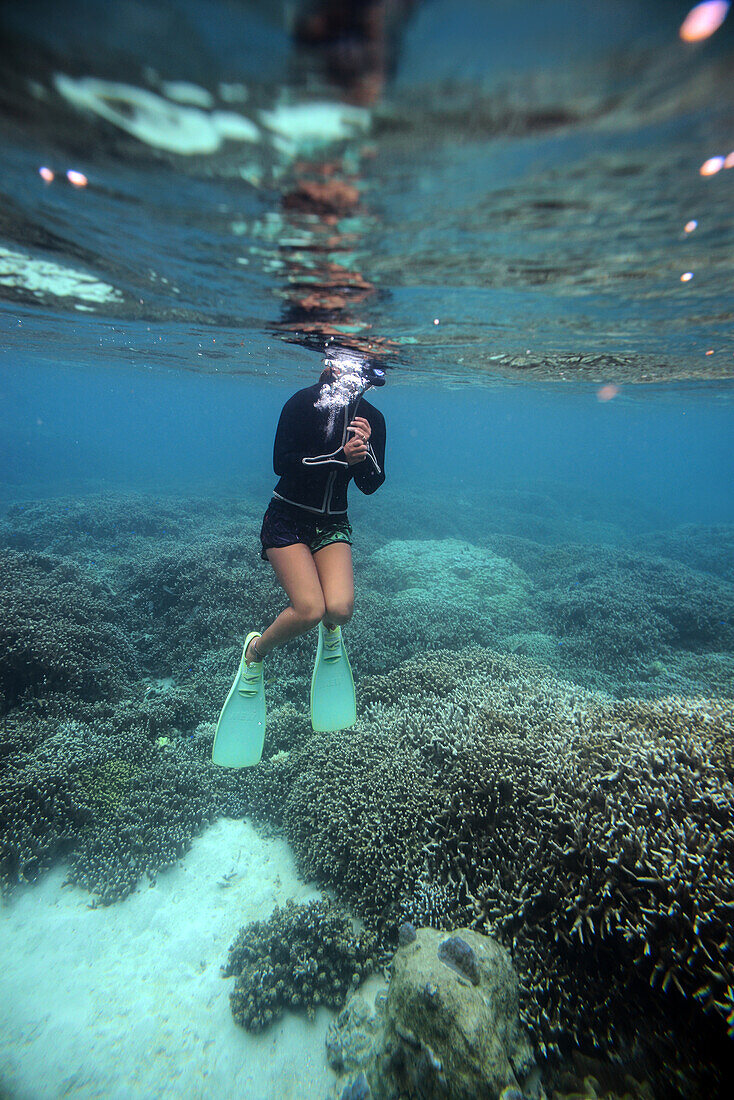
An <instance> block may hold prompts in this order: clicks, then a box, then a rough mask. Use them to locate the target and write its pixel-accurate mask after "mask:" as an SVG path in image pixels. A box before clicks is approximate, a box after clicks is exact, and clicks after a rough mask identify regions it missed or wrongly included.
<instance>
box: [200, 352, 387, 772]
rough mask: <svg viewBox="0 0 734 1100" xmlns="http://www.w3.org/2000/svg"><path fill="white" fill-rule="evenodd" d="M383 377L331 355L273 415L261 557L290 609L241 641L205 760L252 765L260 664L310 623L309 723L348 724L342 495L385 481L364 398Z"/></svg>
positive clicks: (350, 698)
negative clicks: (314, 378) (272, 482)
mask: <svg viewBox="0 0 734 1100" xmlns="http://www.w3.org/2000/svg"><path fill="white" fill-rule="evenodd" d="M384 384H385V375H384V372H383V371H381V370H378V369H377V368H375V367H370V366H368V365H367V364H365V363H364V362H363V360H362V359H361V358H359V357H357V356H356V355H354V354H352V353H349V352H346V351H343V350H341V349H340V350H338V351H335V352H333V353H332V354H331V356H330V357H329V358H327V360H326V368H325V370H324V371H323V372H322V374H321V377H320V378H319V381H318V382H317V383H316V384H315V385H313V386H308V387H306V389H303V390H299V391H298V393H295V394H294V395H293V397H291V398H290V399H289V400H288V401H286V403H285V405H284V406H283V409H282V411H281V414H280V420H279V421H278V428H277V431H276V433H275V445H274V449H273V468H274V470H275V473H276V474H278V476H279V478H280V480H279V481H278V483H277V485H276V486H275V489H274V490H273V499H272V500H271V501H270V504H269V505H268V509H267V511H266V513H265V517H264V519H263V524H262V530H261V532H260V541H261V543H262V551H261V557H262V558H263V560H264V561H269V562H270V564H271V565H272V567H273V569H274V570H275V575H276V577H277V578H278V581H279V582H280V584H281V586H282V588H283V589H284V591H285V593H286V595H287V597H288V600H289V604H288V607H286V608H285V609H284V610H283V611H281V613H280V614H279V615H278V617H277V618H276V619H275V620H274V622H272V623H271V624H270V626H269V627H268V628H267V629H266V630H264V631H263V632H262V633H260V632H259V631H256V630H253V631H252V632H251V633H250V634H248V635H247V638H246V640H245V647H244V650H243V653H242V659H241V661H240V665H239V668H238V671H237V675H236V677H235V680H234V683H233V684H232V687H231V689H230V692H229V695H228V696H227V699H226V701H225V704H224V707H223V708H222V713H221V714H220V716H219V722H218V723H217V732H216V735H215V738H214V748H213V751H212V759H213V761H214V763H215V764H221V765H224V766H225V767H233V768H241V767H246V766H247V765H251V764H257V763H258V762H259V760H260V757H261V755H262V747H263V740H264V737H265V692H264V681H263V663H262V662H263V658H264V657H267V655H268V654H269V653H271V652H272V651H273V650H274V649H277V648H278V647H279V646H282V645H284V644H285V643H286V642H288V641H290V640H291V638H296V637H298V636H299V635H300V634H305V633H306V631H308V630H311V629H312V628H313V627H314V626H316V625H317V624H318V626H319V640H318V648H317V652H316V663H315V665H314V671H313V676H312V679H311V722H312V725H313V728H314V729H315V730H319V731H327V730H338V729H347V728H349V727H350V726H352V725H354V723H355V721H356V705H355V697H354V682H353V680H352V670H351V668H350V665H349V660H348V657H347V653H346V649H345V647H344V641H343V639H342V635H341V627H342V626H343V625H344V624H345V623H347V622H349V620H350V618H351V617H352V609H353V605H354V574H353V569H352V539H351V534H352V528H351V526H350V524H349V520H348V518H347V489H348V487H349V482H350V481H351V480H352V479H353V480H354V481H355V483H356V485H357V487H358V488H359V489H361V491H362V492H363V493H367V494H370V493H374V492H375V490H376V489H379V487H380V486H381V485H382V483H383V482H384V480H385V418H384V417H383V415H382V413H381V412H380V411H379V409H376V408H375V407H374V406H373V405H371V404H370V403H369V402H368V401H366V400H365V399H364V393H365V391H366V390H367V389H369V388H370V387H372V386H382V385H384Z"/></svg>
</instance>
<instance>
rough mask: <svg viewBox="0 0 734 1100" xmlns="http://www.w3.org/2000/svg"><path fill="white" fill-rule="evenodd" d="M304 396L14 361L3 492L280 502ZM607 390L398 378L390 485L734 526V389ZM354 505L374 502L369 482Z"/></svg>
mask: <svg viewBox="0 0 734 1100" xmlns="http://www.w3.org/2000/svg"><path fill="white" fill-rule="evenodd" d="M302 381H303V384H304V385H305V384H309V383H310V381H311V379H310V378H309V377H308V376H307V375H305V374H304V377H303V379H302ZM290 393H291V389H290V388H289V387H287V386H284V385H283V384H282V383H280V384H270V385H268V384H267V383H265V382H255V381H252V380H250V379H248V380H244V379H233V378H218V379H212V378H210V377H205V378H200V377H197V376H196V375H190V374H186V375H180V374H177V373H176V372H168V373H166V374H164V373H161V372H160V371H153V372H143V371H124V370H120V369H119V368H118V369H115V370H114V371H112V370H111V371H109V372H108V373H107V375H105V374H103V373H101V372H99V371H96V370H87V371H84V370H79V369H77V370H74V369H71V368H68V369H65V370H64V371H62V372H59V371H58V370H54V369H52V368H48V367H45V368H39V367H35V368H33V369H29V368H27V367H26V368H22V367H17V368H12V367H9V366H7V367H6V369H5V373H4V375H3V378H2V382H1V383H0V400H2V403H3V409H4V412H5V416H6V418H7V419H6V430H5V432H4V434H3V439H2V453H1V455H0V460H1V464H2V470H3V477H2V493H3V495H4V497H5V499H6V500H13V499H19V498H20V499H22V498H23V497H28V496H29V495H39V494H42V493H46V494H48V495H51V496H53V495H58V494H63V493H69V492H75V491H76V492H78V491H85V490H86V491H88V492H95V491H97V490H101V489H116V490H133V491H148V492H153V493H158V494H165V493H167V492H174V491H178V492H180V491H182V490H186V489H190V490H200V491H203V490H207V491H211V490H215V491H220V492H223V493H232V492H235V493H236V492H237V487H238V485H245V484H246V485H247V487H248V491H251V492H254V493H255V492H256V493H260V494H261V496H262V499H263V501H265V500H267V497H268V495H269V491H270V489H271V488H272V484H273V483H274V475H273V474H272V468H271V454H272V440H273V435H274V431H275V426H276V424H277V421H278V415H279V412H280V408H281V406H282V405H283V404H284V402H285V400H286V399H287V397H288V396H290ZM597 393H598V387H596V386H585V387H579V386H569V387H559V386H545V387H544V386H533V387H528V386H523V385H519V384H516V385H513V386H503V385H501V384H496V385H493V386H476V387H470V386H461V385H455V386H454V387H453V388H448V389H447V388H437V387H435V386H433V387H432V386H427V385H422V386H421V387H420V388H419V387H417V386H409V385H405V384H402V385H401V384H400V382H397V383H396V384H395V385H388V386H387V387H385V389H383V390H381V391H380V392H379V394H378V396H377V397H376V398H374V400H375V401H376V403H377V404H378V406H379V407H380V408H381V409H382V411H383V413H384V414H385V417H386V419H387V423H388V440H389V443H388V453H387V469H388V471H389V484H390V485H392V486H394V487H395V488H399V489H401V490H404V491H406V492H407V493H408V494H414V495H415V496H416V497H417V498H419V497H420V494H421V492H422V491H423V490H425V489H430V490H433V489H434V488H437V487H438V488H440V489H441V490H443V491H445V492H446V493H447V494H451V493H452V492H455V491H460V492H462V493H465V494H467V495H481V493H482V491H483V490H494V489H497V488H507V487H512V488H524V489H532V488H533V487H534V486H537V485H538V484H542V483H547V482H551V483H556V484H558V485H559V486H563V487H564V488H565V489H567V490H574V489H576V490H578V493H579V496H580V497H587V496H589V495H592V496H596V497H597V498H598V500H599V502H600V506H602V504H603V501H604V500H605V499H607V500H609V501H613V502H615V503H616V502H618V501H620V500H626V501H627V502H628V503H633V502H634V503H635V504H637V505H638V506H639V508H640V510H641V511H646V512H647V513H649V517H650V519H649V520H648V522H653V517H654V519H655V521H656V522H657V524H658V525H659V526H677V525H679V524H684V523H699V524H714V523H726V524H731V523H734V454H733V451H732V439H734V400H733V399H732V398H733V397H734V395H733V394H732V392H731V389H730V387H728V386H726V387H717V390H716V393H713V392H711V391H709V392H707V391H706V390H705V389H703V388H702V387H701V386H700V385H690V386H688V387H671V388H669V389H664V388H661V387H649V388H648V387H646V388H645V389H644V390H640V389H639V388H637V389H633V390H631V391H629V393H626V392H625V391H624V390H623V391H622V392H621V393H620V394H619V395H618V396H617V397H615V398H614V399H612V400H611V401H606V402H602V401H600V400H599V398H598V395H597ZM352 499H353V502H354V504H355V505H357V506H359V499H358V493H357V492H356V491H355V490H354V489H352ZM370 507H379V497H378V498H376V499H375V501H374V502H371V503H370ZM451 507H452V505H451V503H450V499H448V498H447V510H448V512H449V513H450V509H451ZM446 518H447V519H448V518H449V515H447V516H446ZM440 526H441V517H437V518H436V527H437V530H440Z"/></svg>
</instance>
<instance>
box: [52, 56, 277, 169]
mask: <svg viewBox="0 0 734 1100" xmlns="http://www.w3.org/2000/svg"><path fill="white" fill-rule="evenodd" d="M54 84H55V86H56V90H57V91H58V92H59V93H60V94H61V95H62V96H64V98H65V99H66V100H67V101H68V102H69V103H71V104H72V105H73V106H74V107H76V108H77V109H78V110H87V111H93V112H94V113H95V114H97V115H99V116H100V117H101V118H105V119H107V121H108V122H111V123H113V125H115V126H118V127H119V128H120V129H121V130H125V131H126V133H128V134H132V135H133V137H136V138H137V139H138V140H139V141H142V142H144V143H145V144H146V145H150V146H153V147H154V148H156V149H165V150H166V151H167V152H170V153H180V154H182V155H185V156H191V155H193V154H197V153H199V154H201V153H214V152H216V151H217V149H219V148H220V146H221V145H222V142H223V141H225V140H227V139H228V140H231V141H258V140H259V138H260V130H259V128H258V127H257V126H256V125H255V123H254V122H252V120H251V119H249V118H246V117H245V116H244V115H238V114H236V113H235V112H234V111H212V112H211V113H209V112H207V111H204V110H202V109H201V108H200V107H192V106H186V105H182V104H180V103H172V102H171V101H170V100H168V99H164V98H163V97H162V96H159V95H156V94H155V93H154V92H150V91H148V90H147V89H146V88H137V87H135V86H134V85H132V84H120V83H116V82H114V81H109V80H98V79H97V78H96V77H93V76H82V77H79V78H77V79H75V78H73V77H70V76H65V75H64V74H63V73H57V74H56V76H55V77H54ZM201 90H202V91H203V89H201Z"/></svg>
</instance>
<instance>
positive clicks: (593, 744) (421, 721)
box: [0, 486, 734, 1098]
mask: <svg viewBox="0 0 734 1100" xmlns="http://www.w3.org/2000/svg"><path fill="white" fill-rule="evenodd" d="M438 505H439V501H438V500H431V499H426V500H422V501H421V502H420V503H419V504H416V506H415V508H414V509H413V511H412V512H411V511H410V509H409V507H408V502H406V501H405V500H403V499H402V498H401V497H400V496H399V495H398V494H392V495H391V494H390V493H388V492H386V496H385V502H384V505H383V507H382V509H381V511H380V513H379V517H378V516H377V515H376V516H375V518H374V520H373V519H372V517H371V513H367V512H365V513H364V517H365V518H364V519H362V514H361V513H359V514H358V515H357V516H356V517H353V519H354V518H356V522H355V528H356V532H357V538H356V549H355V554H356V571H357V588H358V600H357V612H356V614H355V618H354V620H353V622H352V623H351V624H350V626H349V628H348V631H347V638H348V646H349V650H350V656H351V658H352V664H353V667H354V670H355V677H356V680H357V687H358V700H359V714H360V718H359V722H358V724H357V726H356V728H355V729H353V730H349V731H346V732H344V733H339V734H332V735H324V734H314V733H313V732H312V731H311V729H310V724H309V722H308V710H307V699H308V678H309V675H310V667H311V662H312V660H313V639H311V638H302V639H299V640H297V641H296V642H294V643H292V644H291V645H290V646H289V647H288V648H287V649H286V650H284V651H281V652H280V653H277V654H275V655H273V657H272V658H270V659H269V660H268V663H267V673H266V677H267V688H266V691H267V694H268V706H269V719H268V732H267V737H266V745H265V756H264V759H263V762H262V764H261V765H259V766H258V767H257V768H254V769H251V770H247V771H242V772H232V771H227V770H222V769H215V768H214V767H213V766H212V765H211V763H210V761H209V757H210V752H211V744H212V737H213V729H214V722H215V720H216V716H217V713H218V709H219V706H220V705H221V701H222V699H223V698H224V696H225V694H226V691H227V690H228V687H229V684H230V683H231V678H232V674H233V672H234V669H235V667H236V663H237V661H238V659H239V656H240V647H241V643H242V639H243V637H244V635H245V633H246V632H247V630H249V629H251V628H252V627H256V626H262V625H263V624H265V623H266V622H267V621H269V619H270V618H272V616H273V615H274V614H275V613H276V612H277V610H278V609H279V608H280V607H281V606H282V605H283V597H282V595H281V593H280V591H279V589H278V587H277V585H276V583H275V580H274V578H273V576H272V572H271V570H270V569H269V568H268V567H267V566H266V565H263V563H261V562H260V561H259V558H258V553H257V550H258V544H257V532H258V529H259V522H260V513H261V511H262V508H261V503H260V502H253V501H249V500H244V501H231V500H228V501H217V500H212V499H207V500H192V499H173V498H169V499H165V500H159V499H148V498H145V497H140V496H134V495H106V496H98V497H95V498H88V499H84V500H72V499H69V500H53V501H37V502H24V503H18V504H15V505H13V506H12V507H10V508H9V509H8V510H7V511H6V513H5V515H4V516H3V517H2V518H1V519H0V692H2V696H1V698H0V703H1V705H2V712H3V717H2V726H1V727H0V729H1V735H0V884H1V885H2V889H3V890H4V891H6V892H7V891H10V890H12V889H13V887H14V886H15V885H17V884H18V883H20V882H29V881H32V880H34V879H35V878H36V877H37V876H38V875H39V874H41V873H42V872H43V871H44V870H46V869H47V868H48V867H50V866H51V865H52V864H53V863H54V862H56V861H58V860H60V859H64V860H65V861H66V862H67V865H68V869H69V879H70V881H73V882H77V883H79V884H81V885H82V886H84V887H85V888H86V889H88V890H89V891H90V893H91V895H92V898H93V903H94V904H109V903H113V902H116V901H119V900H121V899H123V898H124V897H126V896H127V895H128V894H129V893H130V892H131V891H133V890H134V889H135V888H136V886H137V884H138V883H139V882H140V880H141V879H146V880H154V879H155V876H156V874H157V873H158V872H159V871H160V870H161V869H162V868H164V867H166V866H167V865H170V864H171V863H173V862H175V861H176V860H178V859H180V858H181V856H182V855H183V854H184V853H185V852H186V850H187V848H188V847H189V845H190V843H191V840H192V838H193V837H194V836H195V835H197V833H199V832H201V831H202V830H203V829H204V828H206V825H207V824H208V823H209V822H210V821H212V820H214V819H215V818H216V817H219V816H222V815H227V816H242V815H249V816H251V817H252V818H253V819H254V820H255V821H256V822H257V823H259V825H260V827H261V828H263V829H267V830H268V831H270V832H272V831H278V832H280V833H281V834H282V835H283V836H285V837H286V838H287V839H288V841H289V842H290V844H291V846H292V847H293V850H294V852H295V854H296V858H297V861H298V864H299V867H300V870H301V871H302V873H303V874H304V875H305V876H307V877H308V878H310V879H312V880H314V881H315V882H317V883H318V884H319V885H321V886H322V887H328V888H330V889H331V890H332V891H333V892H334V894H335V895H336V896H337V898H338V899H339V900H340V901H342V902H343V903H345V904H346V905H347V906H348V907H349V909H350V910H351V911H352V912H354V913H356V914H358V915H359V916H361V917H362V918H363V919H364V921H365V923H366V925H367V928H368V930H369V933H370V935H372V936H374V937H376V941H375V942H376V943H377V944H378V945H379V949H380V950H381V951H382V952H383V953H384V955H385V957H387V956H388V954H389V953H390V952H391V951H392V950H393V949H394V947H395V945H396V943H397V933H398V928H399V926H400V925H401V924H402V923H403V922H405V921H409V922H411V923H412V924H414V925H416V926H419V927H420V926H432V927H435V928H438V929H442V930H447V931H449V930H453V929H455V928H459V927H462V928H471V929H473V930H476V931H478V932H483V933H489V934H491V935H493V936H494V937H496V938H497V939H499V940H500V941H501V943H503V944H504V946H505V947H506V948H507V949H508V950H509V951H510V954H511V956H512V961H513V964H514V966H515V968H516V970H517V972H518V975H519V979H520V1013H521V1019H522V1021H523V1023H524V1025H525V1026H526V1027H527V1029H528V1031H529V1033H530V1035H531V1037H532V1040H533V1043H534V1044H535V1048H536V1051H537V1052H539V1053H540V1054H541V1055H545V1056H546V1057H547V1058H549V1059H550V1060H551V1061H552V1060H553V1059H555V1058H556V1057H557V1056H564V1055H566V1054H567V1053H568V1051H569V1050H571V1049H572V1048H574V1047H576V1046H578V1047H580V1048H581V1049H582V1050H585V1051H587V1052H588V1053H589V1054H590V1055H592V1054H593V1055H599V1054H604V1055H606V1056H609V1057H612V1058H614V1059H616V1060H617V1061H620V1062H623V1063H625V1064H628V1065H629V1066H630V1067H634V1071H635V1072H636V1073H637V1074H638V1075H639V1077H640V1078H641V1079H642V1078H643V1077H646V1078H648V1079H649V1080H650V1081H651V1082H652V1084H653V1086H656V1087H657V1089H658V1090H662V1091H660V1094H661V1095H681V1096H686V1097H691V1098H693V1097H696V1096H700V1095H719V1094H720V1092H718V1091H717V1090H719V1089H720V1087H721V1083H722V1081H723V1080H725V1079H726V1074H731V1072H732V1069H733V1067H732V1064H731V1063H732V1055H731V1039H729V1038H728V1030H729V1029H731V1027H732V1025H733V1024H734V1002H733V1001H732V989H734V965H733V964H732V953H733V951H734V937H733V935H732V932H731V915H732V913H734V869H733V867H732V851H734V748H733V744H734V705H733V704H732V695H733V694H734V692H733V691H732V682H733V675H734V657H733V652H734V585H733V584H732V577H731V574H730V570H729V567H728V565H727V560H728V559H727V553H726V552H725V550H724V549H721V548H722V547H726V546H727V545H728V546H731V544H732V542H734V534H733V533H732V531H731V530H730V529H728V528H717V529H716V531H715V532H713V531H712V530H711V529H698V528H691V527H686V528H681V529H673V530H671V529H669V528H664V527H662V526H660V525H656V524H655V523H654V522H653V521H652V520H649V521H648V520H647V519H646V520H645V521H644V522H643V521H641V520H640V517H634V516H632V515H631V514H627V513H625V512H624V509H621V508H620V510H619V511H617V512H616V513H613V514H609V513H607V514H606V515H605V517H604V520H603V522H601V521H600V520H599V511H598V509H597V508H595V506H594V502H593V501H591V500H587V501H583V500H582V501H577V502H576V505H575V511H573V510H570V509H569V507H568V500H567V498H565V497H564V493H563V491H562V490H561V489H554V487H552V486H547V487H543V489H542V491H539V492H537V493H534V494H528V493H522V492H518V493H516V494H513V493H512V492H508V491H506V492H504V493H499V492H498V493H496V494H494V495H493V496H492V495H489V494H488V496H487V498H485V499H481V500H479V499H477V498H467V499H465V500H462V501H461V502H460V506H459V507H456V508H455V509H454V511H453V512H452V519H451V520H450V521H448V520H447V521H446V524H445V526H446V529H445V530H442V529H437V521H436V518H435V517H436V516H437V515H438V516H441V517H446V515H447V513H446V509H445V502H444V507H443V508H442V509H441V508H439V507H438ZM355 512H356V513H358V512H359V510H358V509H355ZM564 533H565V538H564V537H563V536H564ZM340 980H341V979H340ZM666 1090H667V1091H666ZM656 1095H657V1091H656Z"/></svg>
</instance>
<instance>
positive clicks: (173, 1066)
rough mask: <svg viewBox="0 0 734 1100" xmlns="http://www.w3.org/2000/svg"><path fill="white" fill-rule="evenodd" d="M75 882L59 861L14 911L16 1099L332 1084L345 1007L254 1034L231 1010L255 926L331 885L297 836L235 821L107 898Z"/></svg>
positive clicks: (314, 1089) (117, 1098)
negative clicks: (224, 972)
mask: <svg viewBox="0 0 734 1100" xmlns="http://www.w3.org/2000/svg"><path fill="white" fill-rule="evenodd" d="M230 875H232V877H231V878H230V879H229V883H228V884H227V885H224V886H222V885H220V883H223V882H224V881H225V876H230ZM63 879H64V872H63V871H62V870H60V869H58V870H55V871H53V872H51V873H50V874H48V875H46V876H44V878H43V879H42V880H41V881H40V882H39V883H38V884H36V885H35V886H32V887H28V888H26V889H24V890H22V891H21V892H20V893H18V894H17V895H15V896H14V897H12V898H11V900H10V901H9V902H8V904H7V906H6V907H5V908H4V909H2V910H0V1087H4V1088H5V1089H6V1090H8V1091H9V1093H10V1095H12V1096H13V1097H14V1100H38V1098H39V1097H58V1096H64V1097H73V1098H80V1100H82V1098H83V1100H91V1098H93V1097H94V1098H100V1097H104V1098H105V1100H136V1098H138V1097H139V1098H145V1100H149V1098H150V1097H156V1100H165V1098H171V1100H174V1098H175V1100H180V1098H182V1097H185V1098H186V1100H204V1098H207V1100H210V1098H211V1097H217V1098H220V1100H230V1098H231V1100H234V1098H235V1097H237V1098H239V1100H289V1098H293V1100H296V1098H298V1100H305V1098H313V1100H323V1098H324V1097H325V1096H326V1095H327V1094H328V1091H329V1089H330V1088H331V1087H333V1084H334V1078H333V1075H332V1074H331V1072H330V1070H329V1069H328V1066H327V1062H326V1053H325V1047H324V1039H325V1035H326V1028H327V1026H328V1024H329V1022H330V1020H331V1019H332V1018H333V1015H334V1014H333V1013H330V1012H328V1011H327V1010H326V1009H320V1010H319V1011H318V1013H317V1015H316V1018H315V1020H314V1021H313V1022H311V1023H309V1022H308V1021H307V1020H306V1019H305V1017H298V1016H291V1015H287V1016H285V1017H284V1018H283V1020H282V1021H281V1022H280V1023H278V1024H275V1025H274V1026H273V1027H271V1028H269V1029H268V1030H266V1031H264V1032H263V1033H262V1034H260V1035H250V1034H248V1033H247V1032H246V1031H244V1030H243V1029H242V1028H240V1027H238V1026H237V1025H236V1024H235V1022H234V1020H233V1019H232V1015H231V1012H230V1008H229V993H230V990H231V989H232V987H233V984H234V979H233V978H227V979H224V978H222V977H221V975H220V966H221V965H222V963H224V962H225V960H226V957H227V949H228V947H229V944H230V943H231V941H232V940H233V938H234V936H235V934H236V932H237V930H238V929H239V928H240V926H241V925H243V924H246V923H248V922H250V921H253V920H263V919H267V917H268V916H269V915H270V913H271V912H272V909H273V907H274V906H275V904H276V903H277V904H283V903H284V902H285V901H286V900H287V899H288V898H289V897H292V898H295V899H296V900H297V901H304V900H310V899H311V898H312V897H317V896H318V894H317V893H316V892H315V891H314V890H312V889H310V888H308V887H306V886H305V885H304V884H303V883H301V882H299V881H298V879H297V878H296V874H295V867H294V863H293V859H292V856H291V854H290V852H289V850H288V847H287V845H286V844H285V843H284V842H283V841H280V840H263V839H261V838H260V837H259V836H258V835H257V833H256V832H255V830H254V829H253V828H252V826H251V825H249V824H248V823H247V822H241V821H234V820H220V821H218V822H217V823H216V824H215V825H213V826H212V827H211V828H210V829H209V830H208V831H207V832H206V833H205V834H204V836H202V837H199V838H198V839H197V840H196V841H194V844H193V847H192V849H191V851H190V852H189V853H188V854H187V855H186V856H185V858H184V860H183V861H182V862H181V863H180V864H179V865H177V866H176V867H174V868H171V869H170V870H169V871H167V872H164V873H161V874H160V875H159V876H158V882H157V884H156V885H155V886H153V887H150V886H148V885H147V884H141V885H140V886H139V887H138V890H137V892H136V893H135V894H133V895H132V897H130V898H128V899H127V900H126V901H124V902H122V903H120V904H118V905H113V906H110V907H108V908H99V909H91V908H89V902H90V897H89V895H88V894H87V893H85V892H84V891H82V890H80V889H78V888H76V887H65V888H63V889H62V882H63Z"/></svg>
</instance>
